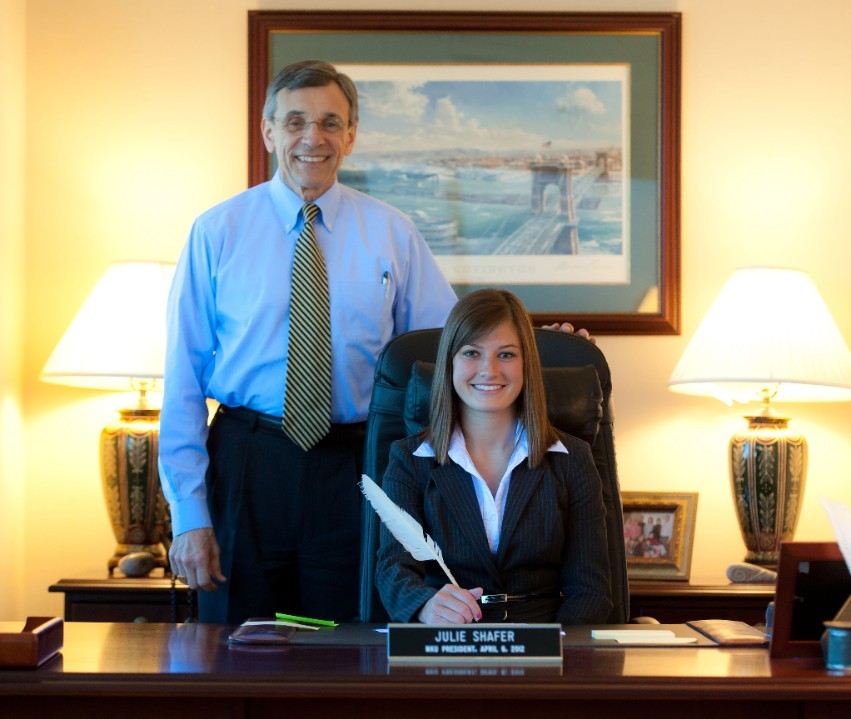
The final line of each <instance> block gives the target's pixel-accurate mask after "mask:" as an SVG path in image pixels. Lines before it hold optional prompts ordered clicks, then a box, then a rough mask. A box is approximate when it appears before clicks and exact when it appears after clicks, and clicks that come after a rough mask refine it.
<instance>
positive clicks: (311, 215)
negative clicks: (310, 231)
mask: <svg viewBox="0 0 851 719" xmlns="http://www.w3.org/2000/svg"><path fill="white" fill-rule="evenodd" d="M301 214H302V215H303V216H304V223H305V224H312V223H313V221H314V220H315V219H316V216H317V215H318V214H319V208H318V207H317V206H316V205H314V204H313V203H312V202H309V203H307V204H306V205H305V206H304V207H302V208H301Z"/></svg>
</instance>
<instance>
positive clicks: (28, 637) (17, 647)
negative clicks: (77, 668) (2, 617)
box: [0, 617, 64, 669]
mask: <svg viewBox="0 0 851 719" xmlns="http://www.w3.org/2000/svg"><path fill="white" fill-rule="evenodd" d="M63 635H64V624H63V622H62V620H61V619H60V618H59V617H27V620H26V623H25V624H24V626H23V628H21V625H20V624H19V623H17V622H0V669H6V668H15V669H35V668H36V667H40V666H41V665H42V664H44V663H45V662H46V661H47V660H48V659H50V658H51V657H53V656H55V655H56V654H57V653H58V652H59V650H60V649H62V641H63Z"/></svg>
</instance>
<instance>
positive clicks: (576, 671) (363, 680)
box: [0, 622, 851, 719]
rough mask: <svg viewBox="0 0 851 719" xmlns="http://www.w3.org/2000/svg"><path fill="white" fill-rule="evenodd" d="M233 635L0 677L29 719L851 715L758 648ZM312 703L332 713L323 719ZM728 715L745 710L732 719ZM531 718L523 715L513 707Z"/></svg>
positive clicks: (827, 684) (12, 710)
mask: <svg viewBox="0 0 851 719" xmlns="http://www.w3.org/2000/svg"><path fill="white" fill-rule="evenodd" d="M632 626H636V625H632ZM231 629H232V628H230V627H224V626H219V625H205V624H181V625H171V624H129V623H115V624H108V623H102V624H101V623H88V622H86V623H83V622H67V623H66V624H65V638H64V648H63V650H62V652H61V654H60V655H59V656H57V657H55V658H54V659H53V660H51V661H50V662H49V663H48V664H46V665H44V666H43V667H42V668H40V669H37V670H23V671H17V670H2V671H0V697H2V701H0V704H2V705H3V708H4V716H9V717H15V716H24V715H26V714H27V713H28V712H33V711H41V712H42V714H40V715H42V716H48V715H50V714H51V712H52V708H53V709H55V711H56V713H57V715H58V714H60V713H61V714H62V715H63V716H65V717H74V716H97V714H96V713H95V712H94V710H93V706H94V705H97V706H100V707H103V708H104V709H103V711H104V715H107V714H108V711H116V710H117V707H118V706H119V704H118V703H120V702H123V703H124V704H123V705H124V707H125V708H126V707H127V706H128V704H127V702H128V698H132V699H133V702H132V705H133V706H135V707H137V708H138V709H141V708H142V707H143V706H144V704H145V702H146V701H150V702H152V707H153V706H156V707H158V708H156V709H154V711H155V715H156V716H157V718H158V719H165V718H166V717H169V716H180V715H181V714H180V712H179V711H177V710H176V711H175V713H174V714H170V711H171V710H170V709H169V706H171V705H173V706H175V707H180V706H181V705H182V704H183V702H176V703H175V702H163V701H162V699H163V698H180V699H192V701H193V703H194V706H195V709H196V710H198V711H201V710H202V709H203V711H204V714H203V715H204V716H205V717H210V716H227V715H228V712H230V715H231V716H233V715H235V714H234V712H237V713H238V712H243V713H245V715H248V713H249V712H251V715H252V716H255V715H256V716H266V715H268V716H273V715H275V714H274V712H275V711H277V712H278V713H280V710H281V704H280V701H281V700H283V699H286V700H287V702H288V706H289V707H290V709H291V712H290V713H289V714H288V716H300V715H302V714H301V711H303V712H304V713H303V715H304V716H311V715H312V716H330V715H331V713H334V712H340V713H341V715H342V714H345V715H346V716H368V715H370V714H369V706H368V705H370V704H371V703H372V704H374V703H376V702H377V701H380V702H381V706H382V707H383V711H389V710H390V709H391V708H392V706H393V705H394V704H395V705H396V706H395V709H396V710H397V711H399V712H401V713H398V714H396V716H405V717H419V716H423V717H425V716H430V717H432V719H433V717H434V716H435V713H434V712H435V711H439V712H442V714H438V715H439V716H448V715H452V714H453V712H454V713H459V714H460V715H463V716H465V717H468V718H469V717H471V716H472V717H477V716H488V717H494V716H501V715H509V714H512V713H513V715H514V717H515V719H516V716H517V713H516V712H517V711H518V707H517V705H516V704H515V702H517V701H520V700H522V701H523V702H524V703H528V702H535V703H536V704H537V703H540V705H541V709H542V710H547V709H548V705H550V704H551V705H552V707H549V708H555V706H556V705H557V706H562V705H564V703H565V702H566V701H567V702H569V704H570V706H571V707H579V706H581V705H583V704H584V702H590V703H591V704H593V709H594V713H595V716H598V717H608V716H612V717H614V716H619V717H622V716H623V712H624V710H625V709H626V706H627V705H626V703H627V702H628V703H629V707H630V711H631V712H633V713H634V710H635V708H636V707H641V706H642V705H644V707H645V708H646V709H648V710H650V708H651V706H652V705H653V704H658V702H668V703H670V702H680V703H685V704H687V705H688V708H687V709H686V708H685V707H683V711H688V712H689V714H688V716H690V717H691V718H692V719H694V718H695V717H701V716H712V715H713V714H709V713H701V712H705V711H708V709H707V707H714V708H715V710H719V709H721V708H722V707H721V705H722V704H723V705H724V706H723V713H724V716H725V717H726V719H730V718H731V717H737V716H748V717H750V719H753V718H754V717H762V716H766V717H772V719H785V717H793V716H794V717H801V716H806V717H822V716H824V717H827V716H836V714H835V711H836V710H840V712H844V711H846V707H840V706H839V705H838V704H837V703H836V702H848V703H849V706H851V674H848V675H843V674H841V673H836V672H829V671H827V670H825V668H824V664H823V662H822V660H821V659H820V658H809V659H782V660H770V659H769V657H768V651H767V649H763V648H758V649H752V648H743V649H719V648H717V647H714V646H689V645H685V646H678V647H670V648H664V647H647V648H644V647H630V648H623V647H618V646H606V647H600V648H597V647H592V646H590V645H589V644H590V643H589V642H588V641H587V638H588V636H590V628H587V627H586V628H577V629H573V630H570V629H569V630H568V632H567V634H566V637H565V642H564V643H565V648H564V661H563V664H562V666H560V667H534V666H523V665H503V666H500V665H479V666H474V665H469V664H465V665H460V664H459V665H443V664H441V665H430V666H396V665H390V664H388V661H387V657H386V651H385V644H384V642H385V637H384V635H382V634H379V633H377V632H374V631H372V629H373V628H372V627H370V626H367V625H348V626H344V627H340V628H338V629H337V630H330V631H327V630H324V631H327V633H325V634H323V635H314V636H313V637H309V635H305V637H304V639H301V637H302V634H301V633H300V634H299V637H300V639H299V641H298V642H297V643H294V644H291V645H287V646H283V647H280V648H278V647H275V648H269V647H261V646H248V647H238V646H235V645H234V646H229V645H228V642H227V637H228V634H229V633H230V631H231ZM412 699H416V701H414V702H412V701H411V700H412ZM473 699H475V700H478V701H477V702H475V705H476V706H477V707H479V706H480V707H482V713H481V715H480V714H477V713H472V714H471V713H470V708H471V705H470V702H465V701H460V700H473ZM355 700H356V701H355ZM755 700H756V701H755ZM51 702H53V704H51ZM140 702H141V704H140ZM156 702H159V703H158V704H157V703H156ZM388 702H389V704H388ZM742 702H744V705H742ZM361 704H363V713H360V712H355V713H353V706H354V705H358V706H361ZM591 704H589V709H590V706H591ZM320 705H321V706H322V707H323V711H325V710H327V711H328V712H330V713H328V714H325V713H322V714H319V713H317V711H318V707H319V706H320ZM668 706H673V705H671V704H669V705H668ZM736 706H746V707H749V708H748V710H747V712H744V713H741V714H739V713H737V711H738V710H737V709H735V707H736ZM300 707H301V709H300ZM462 707H466V708H465V709H463V710H462ZM756 707H762V708H763V709H764V710H765V711H764V713H760V712H761V711H762V709H760V710H759V711H756ZM485 708H486V709H485ZM7 710H8V711H7ZM180 711H183V712H185V705H183V706H182V708H180ZM658 711H661V712H663V713H665V712H666V711H667V710H665V709H661V710H660V709H659V708H658V707H657V712H658ZM16 712H20V714H18V713H16ZM75 712H76V713H75ZM528 712H529V708H528V707H527V708H526V709H525V710H521V714H522V713H526V714H527V715H528ZM390 715H391V714H387V716H390ZM677 715H679V714H677ZM183 716H184V718H185V716H186V715H185V713H184V714H183ZM198 716H201V714H198ZM372 716H373V717H374V716H375V715H374V714H373V715H372ZM381 716H384V714H381Z"/></svg>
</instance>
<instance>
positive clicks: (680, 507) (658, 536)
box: [621, 492, 697, 580]
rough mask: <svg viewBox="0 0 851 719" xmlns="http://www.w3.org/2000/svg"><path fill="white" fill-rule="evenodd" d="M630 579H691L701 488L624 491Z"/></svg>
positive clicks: (625, 537) (627, 559)
mask: <svg viewBox="0 0 851 719" xmlns="http://www.w3.org/2000/svg"><path fill="white" fill-rule="evenodd" d="M621 500H622V502H623V525H624V537H623V539H624V549H625V550H626V567H627V575H628V576H629V578H630V579H665V580H668V579H672V580H688V578H689V572H690V570H691V553H692V545H693V542H694V523H695V516H696V515H697V492H685V493H682V492H680V493H670V492H621Z"/></svg>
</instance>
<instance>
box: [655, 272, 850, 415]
mask: <svg viewBox="0 0 851 719" xmlns="http://www.w3.org/2000/svg"><path fill="white" fill-rule="evenodd" d="M668 387H669V389H671V390H673V391H674V392H680V393H683V394H692V395H703V396H710V397H715V398H717V399H720V400H721V401H723V402H726V403H727V404H731V403H732V401H737V402H748V401H757V400H760V399H762V391H763V390H768V391H769V392H770V393H775V392H776V394H772V400H773V401H775V402H806V401H810V402H830V401H846V400H851V352H849V350H848V345H847V344H846V343H845V340H844V339H843V337H842V334H841V333H840V332H839V328H838V327H837V326H836V323H835V322H834V321H833V317H831V314H830V311H829V310H828V308H827V306H826V305H825V303H824V301H823V300H822V298H821V295H820V294H819V292H818V290H817V289H816V287H815V285H814V284H813V282H812V280H811V279H810V278H809V276H808V275H807V274H806V273H804V272H801V271H799V270H792V269H783V268H773V267H749V268H743V269H739V270H736V271H735V272H734V273H733V275H732V276H731V277H730V279H729V280H728V281H727V284H726V285H724V287H723V288H722V290H721V293H720V294H719V295H718V297H717V298H716V300H715V302H714V303H713V304H712V306H711V307H710V308H709V311H708V312H707V313H706V316H705V317H704V318H703V321H702V322H701V323H700V325H699V326H698V328H697V331H696V332H695V333H694V336H693V337H692V338H691V341H690V342H689V343H688V346H687V347H686V349H685V352H683V355H682V357H681V358H680V361H679V362H678V363H677V366H676V367H675V368H674V371H673V372H672V374H671V376H670V378H669V380H668Z"/></svg>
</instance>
